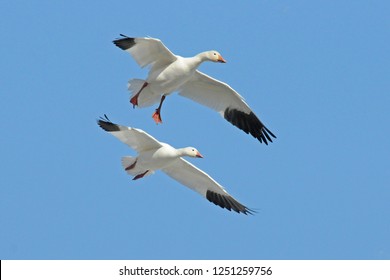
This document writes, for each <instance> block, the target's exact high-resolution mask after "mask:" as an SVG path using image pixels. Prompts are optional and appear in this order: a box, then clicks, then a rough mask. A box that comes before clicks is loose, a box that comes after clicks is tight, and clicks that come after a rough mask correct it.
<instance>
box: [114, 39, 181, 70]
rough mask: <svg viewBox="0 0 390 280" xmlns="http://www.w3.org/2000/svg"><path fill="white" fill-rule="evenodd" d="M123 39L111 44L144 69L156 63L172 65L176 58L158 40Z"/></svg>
mask: <svg viewBox="0 0 390 280" xmlns="http://www.w3.org/2000/svg"><path fill="white" fill-rule="evenodd" d="M121 36H122V37H123V38H120V39H117V40H114V41H113V43H114V44H115V45H116V46H117V47H119V48H121V49H122V50H124V51H126V52H128V53H130V54H131V56H132V57H133V58H134V59H135V61H136V62H137V63H138V65H139V66H141V67H145V66H147V65H149V64H151V65H152V64H154V63H155V62H157V61H158V63H159V64H165V63H166V64H168V63H172V62H173V61H175V60H176V59H177V57H176V56H175V55H174V54H173V53H172V52H171V51H170V50H169V49H168V48H167V47H166V46H165V45H164V44H163V43H162V42H161V41H160V40H159V39H155V38H148V37H145V38H142V37H141V38H130V37H127V36H125V35H122V34H121Z"/></svg>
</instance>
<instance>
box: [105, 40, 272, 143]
mask: <svg viewBox="0 0 390 280" xmlns="http://www.w3.org/2000/svg"><path fill="white" fill-rule="evenodd" d="M121 36H122V37H123V38H120V39H117V40H114V41H113V42H114V44H115V45H116V46H118V47H119V48H121V49H122V50H125V51H127V52H129V53H130V54H131V55H132V57H133V58H134V59H135V61H136V62H137V63H138V64H139V66H141V67H145V66H150V71H149V75H148V77H147V79H146V80H141V79H131V80H130V81H129V90H130V92H131V93H132V95H131V99H130V102H131V103H132V104H133V106H134V107H135V106H139V107H147V106H151V105H153V104H156V103H158V102H159V101H160V105H159V107H158V108H157V109H156V111H155V113H154V114H153V119H154V120H155V122H156V123H161V122H162V120H161V114H160V111H161V106H162V104H163V102H164V99H165V97H166V96H167V95H169V94H171V93H173V92H175V91H177V92H179V94H180V95H181V96H184V97H187V98H189V99H192V100H193V101H195V102H198V103H200V104H202V105H204V106H207V107H209V108H211V109H213V110H215V111H217V112H219V113H220V114H221V116H222V117H224V118H225V119H226V120H227V121H229V122H230V123H232V124H233V125H235V126H236V127H238V128H239V129H241V130H243V131H244V132H246V133H250V134H251V135H252V136H253V137H255V138H257V139H258V140H259V141H260V142H264V143H265V144H268V141H270V142H272V137H273V138H276V136H275V135H274V134H273V133H272V132H271V131H270V130H269V129H268V128H266V127H265V126H264V124H263V123H262V122H261V121H260V120H259V119H258V117H257V116H256V115H255V114H254V113H253V111H252V109H251V108H250V107H249V106H248V104H247V103H246V102H245V101H244V99H243V98H242V97H241V96H240V95H239V94H238V93H237V92H236V91H235V90H234V89H233V88H231V87H230V86H229V85H228V84H226V83H223V82H221V81H218V80H216V79H214V78H212V77H210V76H208V75H206V74H204V73H202V72H200V71H198V70H197V68H198V67H199V65H200V64H201V63H203V62H205V61H212V62H222V63H224V62H226V61H225V59H223V57H222V56H221V54H220V53H218V52H217V51H206V52H202V53H200V54H198V55H195V56H194V57H181V56H178V55H175V54H173V53H172V52H171V51H170V50H169V49H168V48H167V47H166V46H165V45H164V44H163V43H162V42H161V41H160V40H159V39H154V38H130V37H127V36H124V35H121Z"/></svg>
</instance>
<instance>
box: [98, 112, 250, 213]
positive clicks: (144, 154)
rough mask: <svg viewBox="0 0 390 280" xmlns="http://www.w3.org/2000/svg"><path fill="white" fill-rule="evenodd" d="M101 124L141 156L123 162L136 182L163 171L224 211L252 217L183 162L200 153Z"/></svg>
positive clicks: (138, 131)
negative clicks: (232, 211) (185, 157)
mask: <svg viewBox="0 0 390 280" xmlns="http://www.w3.org/2000/svg"><path fill="white" fill-rule="evenodd" d="M98 124H99V126H100V127H101V128H102V129H104V130H105V131H107V132H109V133H111V134H112V135H114V136H115V137H117V138H118V139H119V140H121V141H122V142H123V143H125V144H127V145H128V146H130V147H131V148H132V149H134V150H136V151H137V152H138V156H137V157H130V156H126V157H123V158H122V165H123V167H124V169H125V170H126V172H127V173H129V174H131V175H133V176H135V177H134V178H133V180H137V179H140V178H143V177H145V176H147V175H151V174H153V173H154V171H156V170H161V171H163V172H164V173H166V174H167V175H168V176H170V177H171V178H173V179H175V180H176V181H178V182H180V183H181V184H183V185H185V186H187V187H188V188H190V189H192V190H194V191H196V192H198V193H199V194H201V195H202V196H203V197H205V198H207V199H208V200H209V201H211V202H213V203H214V204H216V205H218V206H220V207H222V208H226V209H228V210H229V211H230V210H234V211H236V212H238V213H244V214H248V213H249V214H252V212H253V211H252V210H250V209H249V208H247V207H246V206H244V205H242V204H241V203H239V202H238V201H237V200H235V199H234V198H233V197H232V196H231V195H230V194H229V193H227V192H226V191H225V189H224V188H223V187H222V186H221V185H220V184H218V183H217V182H216V181H215V180H214V179H213V178H211V177H210V176H209V175H208V174H207V173H205V172H203V171H202V170H200V169H199V168H197V167H196V166H194V165H193V164H191V163H189V162H188V161H186V160H185V159H183V158H182V157H183V156H189V157H200V158H201V157H202V155H201V154H200V153H199V151H198V150H197V149H195V148H193V147H186V148H181V149H175V148H174V147H172V146H170V145H168V144H166V143H162V142H159V141H158V140H156V139H155V138H153V137H152V136H150V135H149V134H147V133H146V132H145V131H143V130H141V129H136V128H131V127H126V126H122V125H117V124H114V123H112V122H111V121H110V120H109V119H108V118H107V117H106V118H104V119H103V118H101V119H100V120H98Z"/></svg>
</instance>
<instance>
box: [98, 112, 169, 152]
mask: <svg viewBox="0 0 390 280" xmlns="http://www.w3.org/2000/svg"><path fill="white" fill-rule="evenodd" d="M97 122H98V125H99V126H100V127H101V128H102V129H104V130H105V131H107V132H109V133H111V134H112V135H114V136H115V137H116V138H118V139H119V140H121V141H122V142H123V143H125V144H127V145H128V146H130V147H131V148H132V149H134V150H136V151H137V152H138V153H140V152H142V151H146V150H150V149H157V148H160V147H162V144H161V143H160V142H159V141H158V140H156V139H155V138H154V137H152V136H150V135H149V134H147V133H146V132H145V131H143V130H141V129H137V128H132V127H127V126H123V125H118V124H114V123H112V122H111V121H110V120H109V119H108V118H107V116H106V115H104V118H100V119H99V120H98V121H97Z"/></svg>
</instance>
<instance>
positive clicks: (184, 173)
mask: <svg viewBox="0 0 390 280" xmlns="http://www.w3.org/2000/svg"><path fill="white" fill-rule="evenodd" d="M162 171H164V172H165V173H166V174H167V175H168V176H170V177H172V178H173V179H175V180H176V181H178V182H180V183H182V184H183V185H185V186H187V187H188V188H190V189H192V190H194V191H196V192H198V193H199V194H201V195H202V196H204V197H205V198H207V199H208V200H209V201H210V202H212V203H214V204H215V205H218V206H220V207H222V208H226V209H228V210H229V211H231V210H234V211H236V212H237V213H244V214H245V215H246V214H253V212H254V211H253V210H251V209H249V208H248V207H246V206H244V205H242V204H241V203H240V202H238V201H237V200H235V199H234V198H233V197H232V196H231V195H230V194H229V193H228V192H226V191H225V189H224V188H223V187H222V186H221V185H220V184H218V183H217V182H216V181H215V180H214V179H213V178H211V177H210V176H209V175H208V174H207V173H205V172H204V171H202V170H200V169H199V168H197V167H196V166H194V165H193V164H191V163H189V162H188V161H186V160H185V159H183V158H178V159H177V160H176V161H175V162H174V163H172V164H171V165H169V166H168V167H166V168H163V169H162Z"/></svg>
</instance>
